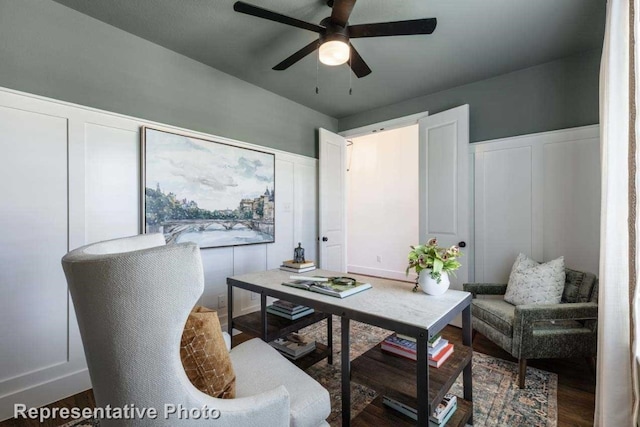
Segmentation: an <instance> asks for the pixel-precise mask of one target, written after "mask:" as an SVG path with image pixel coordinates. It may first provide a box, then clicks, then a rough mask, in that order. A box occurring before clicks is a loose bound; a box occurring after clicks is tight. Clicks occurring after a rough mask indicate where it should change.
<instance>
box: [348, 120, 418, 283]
mask: <svg viewBox="0 0 640 427" xmlns="http://www.w3.org/2000/svg"><path fill="white" fill-rule="evenodd" d="M346 163H347V175H346V178H347V179H346V181H347V182H346V187H347V207H346V211H347V271H349V272H351V273H358V274H366V275H370V276H377V277H385V278H389V279H396V280H410V281H413V280H415V275H413V276H412V275H410V276H406V274H405V269H406V266H407V253H408V251H409V246H411V245H415V244H417V243H418V238H419V197H418V194H419V175H418V172H419V171H418V167H419V133H418V124H411V125H408V126H404V127H400V128H396V129H392V130H384V131H376V132H370V133H368V134H366V135H363V136H358V137H354V138H350V139H349V140H348V142H347V150H346Z"/></svg>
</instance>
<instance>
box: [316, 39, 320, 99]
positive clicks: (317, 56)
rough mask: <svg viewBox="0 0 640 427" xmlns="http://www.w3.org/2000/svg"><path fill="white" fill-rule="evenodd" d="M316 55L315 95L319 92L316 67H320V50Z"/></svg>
mask: <svg viewBox="0 0 640 427" xmlns="http://www.w3.org/2000/svg"><path fill="white" fill-rule="evenodd" d="M317 52H318V53H317V55H316V95H317V94H318V93H319V92H320V90H319V89H318V69H319V68H320V51H319V50H318V51H317Z"/></svg>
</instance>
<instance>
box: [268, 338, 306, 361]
mask: <svg viewBox="0 0 640 427" xmlns="http://www.w3.org/2000/svg"><path fill="white" fill-rule="evenodd" d="M269 344H271V346H272V347H273V348H275V349H276V350H278V351H279V352H280V353H282V355H284V356H285V357H288V358H289V359H291V360H297V359H299V358H301V357H303V356H306V355H307V354H309V353H311V352H313V350H315V349H316V342H315V341H313V340H311V339H309V338H308V337H306V336H304V335H300V334H295V333H294V334H289V335H287V336H286V338H278V339H277V340H275V341H271V342H270V343H269Z"/></svg>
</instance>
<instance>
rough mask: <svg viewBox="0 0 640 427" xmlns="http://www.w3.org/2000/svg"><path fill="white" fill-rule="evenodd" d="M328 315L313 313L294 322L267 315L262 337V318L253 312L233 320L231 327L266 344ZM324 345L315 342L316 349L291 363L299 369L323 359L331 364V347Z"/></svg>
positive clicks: (258, 313)
mask: <svg viewBox="0 0 640 427" xmlns="http://www.w3.org/2000/svg"><path fill="white" fill-rule="evenodd" d="M329 316H330V314H327V313H322V312H319V311H316V312H315V313H312V314H309V315H307V316H304V317H301V318H300V319H296V320H288V319H285V318H284V317H280V316H276V315H275V314H271V313H267V336H266V339H265V338H264V337H263V332H262V318H261V316H260V312H259V311H257V312H254V313H249V314H245V315H243V316H238V317H234V318H233V327H234V328H235V329H238V330H239V331H242V332H244V333H246V334H247V335H251V336H254V337H258V338H262V339H263V340H264V341H266V342H271V341H273V340H275V339H278V338H281V337H284V336H286V335H288V334H290V333H292V332H297V331H298V330H300V329H302V328H304V327H307V326H310V325H313V324H315V323H317V322H319V321H321V320H324V319H326V318H328V317H329ZM330 344H331V343H329V345H325V344H322V343H319V342H317V341H316V349H315V350H314V351H312V352H311V353H309V354H307V355H305V356H302V357H301V358H299V359H296V360H291V362H292V363H293V364H294V365H296V366H298V367H299V368H300V369H303V370H305V369H307V368H309V367H311V366H313V365H315V364H316V363H318V362H319V361H321V360H323V359H328V360H329V363H332V362H333V359H332V357H331V356H332V354H331V352H332V351H333V349H332V346H331V345H330Z"/></svg>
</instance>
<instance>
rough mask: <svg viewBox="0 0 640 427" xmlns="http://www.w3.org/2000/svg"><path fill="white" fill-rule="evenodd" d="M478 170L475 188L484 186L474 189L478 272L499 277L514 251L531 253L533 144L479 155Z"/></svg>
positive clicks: (505, 271)
mask: <svg viewBox="0 0 640 427" xmlns="http://www.w3.org/2000/svg"><path fill="white" fill-rule="evenodd" d="M475 173H476V189H480V188H481V189H485V190H484V191H476V192H475V195H476V200H475V203H476V206H475V208H476V209H475V212H476V229H477V230H478V231H480V233H476V262H477V263H478V262H479V265H478V264H476V275H477V277H484V279H483V281H488V282H491V281H494V280H497V281H500V280H501V278H503V277H505V275H507V276H508V274H509V272H510V271H511V266H512V265H513V260H512V259H511V258H512V255H513V253H514V252H515V253H516V255H517V253H518V252H519V251H521V252H525V253H528V254H531V253H532V252H531V251H532V235H531V224H532V200H531V196H532V194H531V174H532V170H531V148H530V147H516V148H505V149H501V150H495V151H489V152H485V153H483V154H482V155H477V158H476V162H475ZM486 189H490V190H486ZM478 275H479V276H478Z"/></svg>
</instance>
